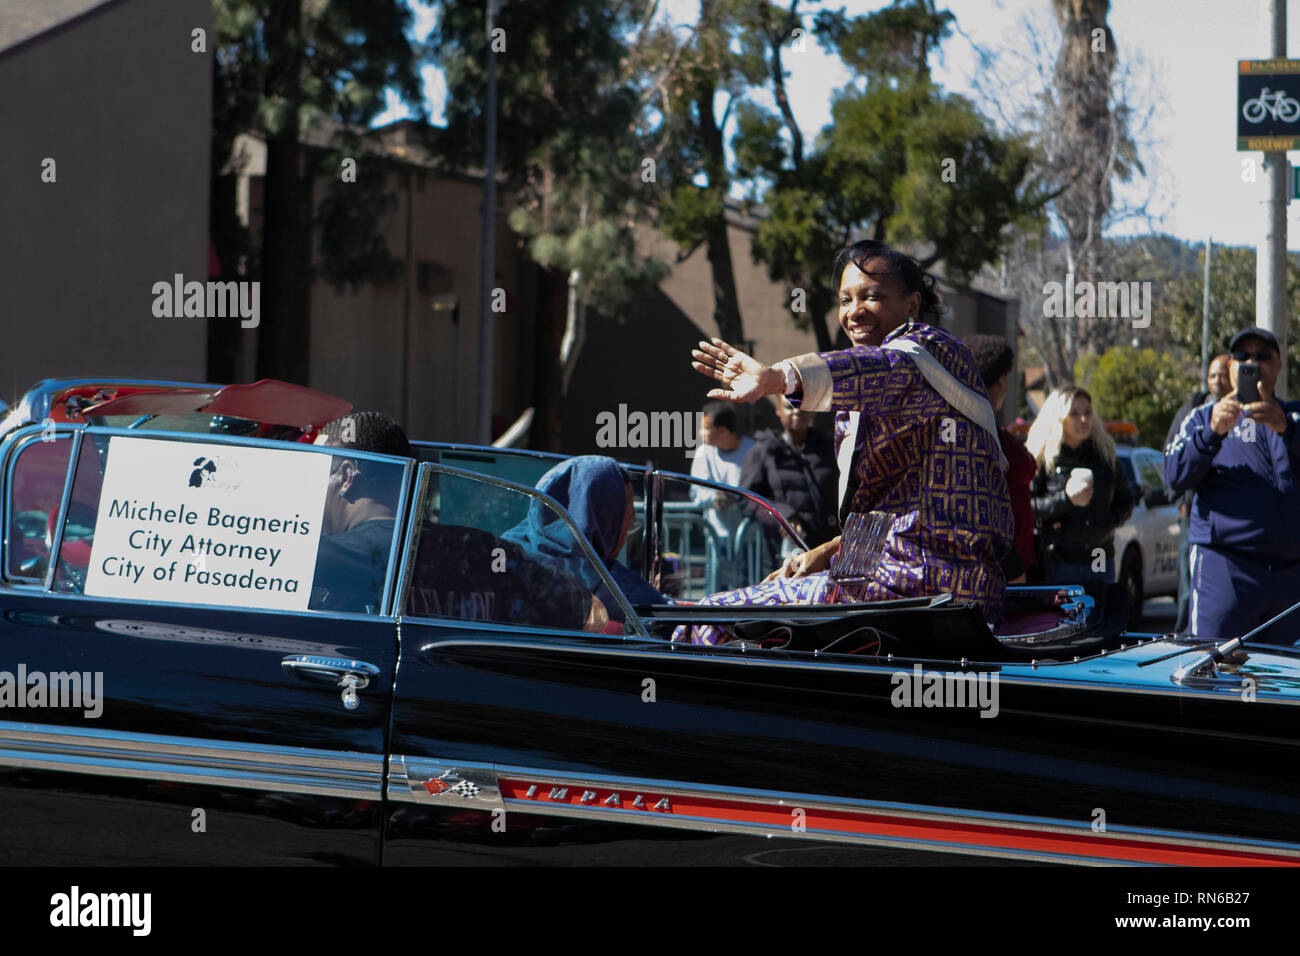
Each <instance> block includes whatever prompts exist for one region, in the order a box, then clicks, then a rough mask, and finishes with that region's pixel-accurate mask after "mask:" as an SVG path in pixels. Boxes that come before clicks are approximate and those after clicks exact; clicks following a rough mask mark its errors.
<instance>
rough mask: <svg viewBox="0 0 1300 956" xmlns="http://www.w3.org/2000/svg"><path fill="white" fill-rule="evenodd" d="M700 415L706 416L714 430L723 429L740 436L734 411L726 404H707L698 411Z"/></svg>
mask: <svg viewBox="0 0 1300 956" xmlns="http://www.w3.org/2000/svg"><path fill="white" fill-rule="evenodd" d="M700 414H701V415H707V416H708V417H709V419H710V420H711V421H712V422H713V427H714V428H725V429H727V431H729V432H732V433H733V434H736V435H739V434H740V428H739V426H738V425H737V424H736V410H735V409H734V408H732V407H731V406H730V405H728V404H727V403H726V402H708V403H707V404H706V405H705V406H704V407H703V408H702V409H700Z"/></svg>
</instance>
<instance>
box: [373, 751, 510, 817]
mask: <svg viewBox="0 0 1300 956" xmlns="http://www.w3.org/2000/svg"><path fill="white" fill-rule="evenodd" d="M385 795H386V796H387V797H388V799H389V800H396V801H398V802H401V803H420V804H425V805H426V806H427V805H434V804H441V805H443V806H451V807H456V808H460V809H469V810H488V811H491V810H499V809H502V808H503V806H504V805H503V804H502V802H501V789H500V787H499V786H497V775H496V768H495V766H494V765H493V764H490V763H476V762H473V761H464V760H457V761H448V760H437V759H432V758H429V757H408V756H402V755H390V756H389V758H388V787H387V790H386V791H385Z"/></svg>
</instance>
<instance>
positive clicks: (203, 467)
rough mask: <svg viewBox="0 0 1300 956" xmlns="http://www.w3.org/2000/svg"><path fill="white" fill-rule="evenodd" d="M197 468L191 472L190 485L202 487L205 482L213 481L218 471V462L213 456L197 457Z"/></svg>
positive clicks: (195, 460) (195, 461) (195, 462)
mask: <svg viewBox="0 0 1300 956" xmlns="http://www.w3.org/2000/svg"><path fill="white" fill-rule="evenodd" d="M194 465H195V468H194V470H193V471H192V472H190V487H191V488H202V487H203V482H204V481H207V482H211V481H212V479H213V477H214V476H215V475H216V473H217V463H216V462H215V461H213V460H212V459H211V458H203V457H199V458H195V459H194Z"/></svg>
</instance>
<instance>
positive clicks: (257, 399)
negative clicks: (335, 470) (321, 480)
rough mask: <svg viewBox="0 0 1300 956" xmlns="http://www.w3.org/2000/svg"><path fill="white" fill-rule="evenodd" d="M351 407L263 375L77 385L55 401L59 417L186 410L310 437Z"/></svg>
mask: <svg viewBox="0 0 1300 956" xmlns="http://www.w3.org/2000/svg"><path fill="white" fill-rule="evenodd" d="M351 410H352V403H351V402H349V401H347V400H346V399H342V398H338V397H336V396H334V395H330V394H328V393H326V392H321V391H318V390H316V389H314V388H307V387H306V386H303V385H294V384H292V383H291V382H281V381H278V380H276V379H270V378H264V379H261V380H260V381H257V382H253V383H252V384H251V385H227V386H225V387H224V388H182V387H176V386H163V387H159V386H137V385H121V386H118V385H111V384H107V385H79V386H76V387H73V388H69V389H66V390H64V391H62V392H60V393H59V394H58V395H57V396H56V397H55V398H54V400H53V401H52V402H51V408H50V417H51V418H52V419H53V420H54V421H56V422H82V421H85V420H86V419H87V418H88V417H90V416H107V415H141V416H143V415H186V414H193V413H202V414H205V415H223V416H228V417H230V418H242V419H245V420H247V421H253V422H258V423H259V424H262V425H289V426H292V427H295V428H299V429H301V430H302V431H303V432H304V438H305V439H306V440H308V441H310V440H311V438H312V437H314V435H315V432H316V430H317V429H319V428H320V426H322V425H324V424H326V423H327V422H331V421H333V420H334V419H336V418H339V417H340V416H342V415H346V414H347V413H348V412H349V411H351Z"/></svg>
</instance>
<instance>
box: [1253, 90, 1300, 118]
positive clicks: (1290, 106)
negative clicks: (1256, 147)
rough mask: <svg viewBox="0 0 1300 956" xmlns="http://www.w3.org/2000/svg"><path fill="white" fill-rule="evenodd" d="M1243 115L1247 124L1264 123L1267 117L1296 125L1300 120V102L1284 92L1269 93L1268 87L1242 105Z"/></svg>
mask: <svg viewBox="0 0 1300 956" xmlns="http://www.w3.org/2000/svg"><path fill="white" fill-rule="evenodd" d="M1241 115H1242V117H1243V118H1244V119H1245V120H1246V122H1247V123H1262V122H1264V117H1265V116H1272V117H1273V118H1274V119H1276V120H1281V121H1282V122H1283V123H1294V122H1295V121H1296V120H1298V119H1300V100H1294V99H1292V98H1291V97H1289V96H1287V95H1286V93H1285V92H1283V91H1282V90H1277V91H1276V92H1269V89H1268V87H1267V86H1266V87H1264V88H1263V89H1262V90H1260V91H1259V96H1257V97H1255V98H1254V99H1253V100H1246V102H1245V103H1244V104H1242V107H1241Z"/></svg>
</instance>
